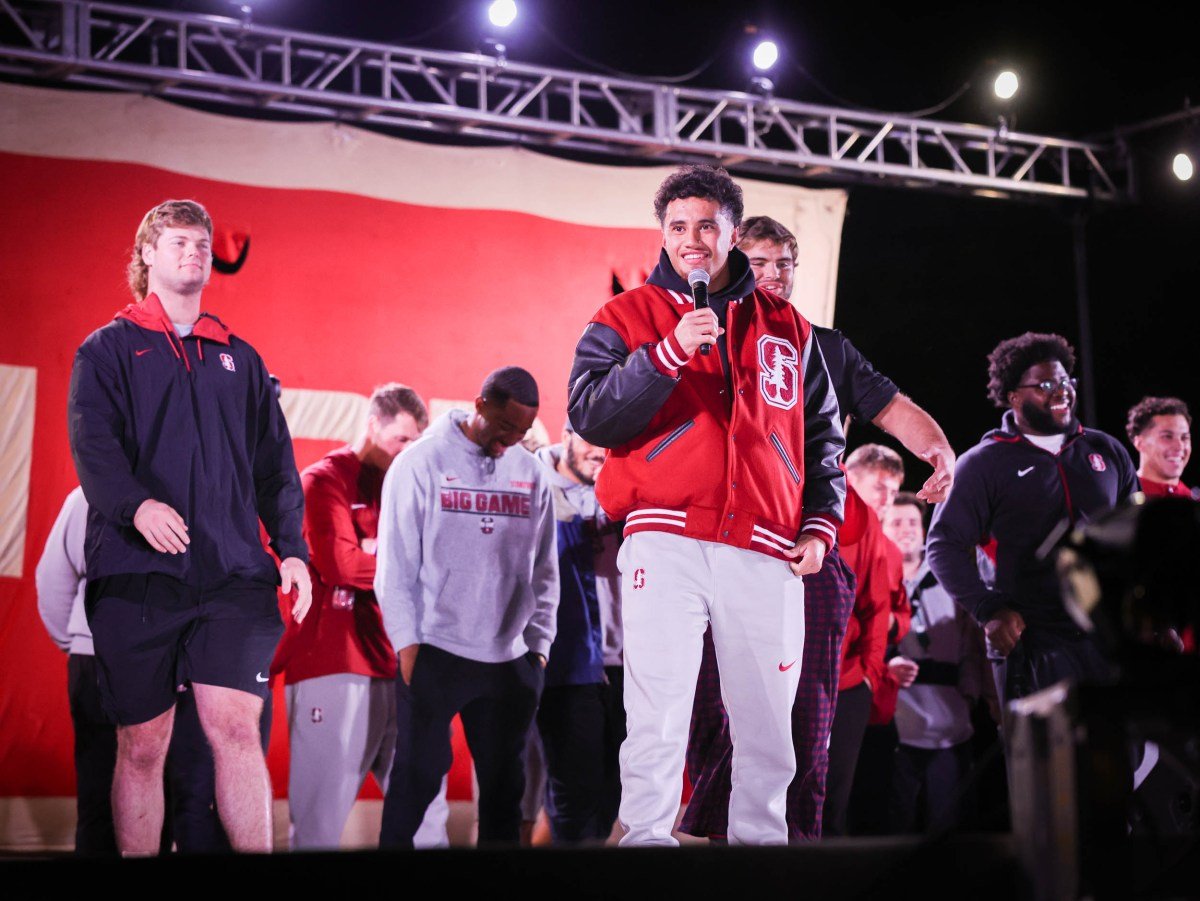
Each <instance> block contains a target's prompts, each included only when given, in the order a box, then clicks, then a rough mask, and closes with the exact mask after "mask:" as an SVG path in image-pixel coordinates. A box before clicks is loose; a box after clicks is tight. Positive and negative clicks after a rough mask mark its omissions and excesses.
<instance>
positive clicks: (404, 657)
mask: <svg viewBox="0 0 1200 901" xmlns="http://www.w3.org/2000/svg"><path fill="white" fill-rule="evenodd" d="M420 648H421V646H420V645H419V644H410V645H408V646H407V647H403V648H401V649H400V654H399V657H400V678H401V679H403V680H404V684H405V685H412V674H413V667H414V666H416V665H417V651H418V650H420Z"/></svg>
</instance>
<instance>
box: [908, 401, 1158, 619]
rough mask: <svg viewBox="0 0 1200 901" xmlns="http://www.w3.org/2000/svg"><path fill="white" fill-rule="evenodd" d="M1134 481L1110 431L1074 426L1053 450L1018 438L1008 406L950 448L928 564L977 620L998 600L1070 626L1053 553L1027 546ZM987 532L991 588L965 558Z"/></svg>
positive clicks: (1103, 504) (1129, 489)
mask: <svg viewBox="0 0 1200 901" xmlns="http://www.w3.org/2000/svg"><path fill="white" fill-rule="evenodd" d="M1137 490H1138V481H1137V473H1136V471H1135V469H1134V466H1133V461H1132V460H1131V459H1130V458H1129V453H1128V451H1126V450H1125V447H1124V446H1123V445H1122V444H1121V442H1119V441H1117V439H1115V438H1113V437H1112V436H1111V435H1108V434H1105V433H1104V432H1099V431H1096V430H1094V429H1085V428H1084V427H1083V426H1079V427H1078V429H1077V430H1076V431H1075V432H1074V433H1073V434H1070V435H1068V436H1067V437H1066V440H1065V441H1064V442H1063V446H1062V449H1061V450H1060V451H1059V452H1058V453H1057V454H1054V453H1051V452H1050V451H1047V450H1043V449H1042V448H1040V447H1038V446H1037V445H1036V444H1034V443H1033V442H1031V441H1030V440H1029V439H1028V438H1026V437H1025V436H1024V435H1023V434H1022V433H1021V432H1020V431H1019V430H1018V429H1017V426H1016V421H1015V419H1014V416H1013V412H1012V411H1011V410H1009V411H1007V412H1006V413H1005V414H1004V418H1003V421H1002V423H1001V426H1000V428H998V429H993V430H992V431H990V432H988V433H987V434H985V435H984V436H983V440H981V441H980V442H979V444H977V445H975V447H973V448H971V449H970V450H969V451H967V452H966V453H965V454H963V455H962V457H960V458H959V460H958V466H957V467H956V469H955V473H954V487H953V488H952V489H951V491H950V496H949V497H948V498H947V499H946V500H945V501H944V502H943V503H941V504H938V505H937V509H936V511H935V512H934V514H933V522H932V524H931V525H930V527H929V540H928V542H927V544H926V549H925V552H926V557H927V559H928V561H929V567H930V569H932V570H933V574H934V575H935V576H937V579H938V581H939V582H941V583H942V585H943V586H944V587H945V588H946V590H947V591H948V592H949V593H950V595H951V597H953V598H954V600H955V601H957V602H958V603H959V604H960V605H961V606H962V607H964V608H965V609H966V610H967V612H968V613H970V614H971V615H972V616H974V617H975V619H977V620H978V621H979V622H980V623H981V624H982V623H986V622H987V621H988V620H989V619H991V618H992V617H993V616H994V615H995V614H996V611H997V610H999V609H1000V608H1001V607H1007V608H1009V609H1011V610H1015V611H1017V612H1018V613H1020V614H1021V616H1022V617H1023V618H1024V620H1025V623H1026V626H1027V627H1030V628H1036V627H1048V628H1051V629H1054V630H1057V631H1061V630H1067V631H1075V627H1074V626H1073V625H1072V624H1071V620H1070V619H1069V617H1068V614H1067V612H1066V610H1065V608H1064V607H1063V604H1062V599H1061V593H1060V591H1059V587H1058V579H1057V576H1056V575H1055V572H1054V567H1053V563H1052V562H1051V561H1050V560H1039V559H1038V555H1037V551H1038V549H1039V548H1040V547H1041V545H1042V544H1043V543H1044V542H1045V541H1046V539H1047V538H1048V537H1050V536H1051V534H1052V533H1053V532H1055V531H1056V529H1058V527H1059V526H1060V525H1061V524H1062V523H1064V522H1065V523H1067V524H1069V525H1072V526H1073V525H1076V524H1078V523H1080V522H1086V521H1087V520H1089V519H1091V518H1094V517H1096V516H1098V515H1100V514H1101V513H1104V512H1105V511H1107V510H1111V509H1112V508H1113V507H1115V506H1116V505H1117V504H1119V503H1120V502H1121V501H1123V500H1125V498H1127V497H1129V495H1131V494H1133V493H1134V492H1135V491H1137ZM989 539H995V542H996V584H995V588H994V589H990V588H988V587H987V586H986V585H985V584H984V583H983V581H982V580H981V579H980V577H979V569H978V567H977V566H976V562H975V548H976V547H977V546H979V545H984V544H986V543H987V542H988V541H989Z"/></svg>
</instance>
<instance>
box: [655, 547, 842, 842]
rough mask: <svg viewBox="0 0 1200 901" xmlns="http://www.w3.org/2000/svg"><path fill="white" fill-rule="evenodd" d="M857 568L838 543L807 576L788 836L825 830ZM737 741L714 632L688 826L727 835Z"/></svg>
mask: <svg viewBox="0 0 1200 901" xmlns="http://www.w3.org/2000/svg"><path fill="white" fill-rule="evenodd" d="M854 585H855V581H854V573H853V572H851V570H850V567H848V566H847V565H846V564H845V562H844V561H843V560H842V558H841V555H839V554H838V552H837V549H836V548H835V549H834V550H833V551H832V552H830V554H829V555H828V556H827V557H826V558H825V564H824V565H823V566H822V567H821V571H820V572H818V573H816V574H815V575H811V576H805V577H804V592H805V604H804V618H805V641H804V658H803V662H802V666H803V670H802V671H801V673H800V686H799V688H798V689H797V692H796V702H795V704H794V705H793V706H792V741H793V744H794V745H795V749H796V778H795V779H794V780H793V781H792V784H791V786H790V787H789V788H788V798H787V823H788V838H789V840H790V841H792V842H797V841H812V840H816V839H818V838H820V837H821V808H822V806H823V805H824V803H825V774H826V772H827V770H828V768H829V728H830V726H831V725H832V723H833V710H834V705H835V703H836V702H837V686H838V677H839V676H840V674H841V659H842V638H843V636H844V635H845V633H846V623H847V621H848V620H849V618H850V611H851V610H852V609H853V607H854ZM732 755H733V744H732V742H731V740H730V737H729V722H728V719H727V718H726V715H725V707H724V705H723V704H722V703H721V680H720V674H719V672H718V670H717V656H716V651H715V649H714V647H713V643H712V636H711V635H710V634H708V633H706V634H705V636H704V657H703V659H702V662H701V666H700V677H699V680H698V682H697V685H696V700H695V704H694V706H693V708H692V722H691V730H690V733H689V735H688V751H687V772H688V778H689V779H690V780H691V783H692V797H691V800H690V801H689V802H688V806H687V810H686V811H685V812H684V816H683V821H682V822H681V823H680V825H679V829H680V831H681V832H685V833H687V834H688V835H697V836H700V837H716V838H724V837H725V835H726V829H727V823H728V817H729V792H730V773H731V771H732V759H733V758H732Z"/></svg>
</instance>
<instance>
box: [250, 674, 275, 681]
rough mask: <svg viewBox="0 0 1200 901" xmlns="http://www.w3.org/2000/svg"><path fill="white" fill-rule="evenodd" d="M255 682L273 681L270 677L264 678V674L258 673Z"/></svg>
mask: <svg viewBox="0 0 1200 901" xmlns="http://www.w3.org/2000/svg"><path fill="white" fill-rule="evenodd" d="M254 681H255V682H270V681H271V680H270V678H269V677H268V676H264V675H263V674H262V673H257V674H256V675H255V676H254Z"/></svg>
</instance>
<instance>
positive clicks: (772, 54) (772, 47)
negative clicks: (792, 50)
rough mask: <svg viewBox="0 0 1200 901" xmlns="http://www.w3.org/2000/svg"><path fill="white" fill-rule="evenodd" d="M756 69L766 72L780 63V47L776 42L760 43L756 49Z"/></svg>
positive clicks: (754, 57)
mask: <svg viewBox="0 0 1200 901" xmlns="http://www.w3.org/2000/svg"><path fill="white" fill-rule="evenodd" d="M752 58H753V60H754V68H756V69H758V71H760V72H766V71H767V70H768V69H770V68H771V67H772V66H774V65H775V64H776V63H777V62H779V46H778V45H777V44H776V43H775V42H774V41H760V42H759V44H758V46H757V47H755V48H754V56H753V57H752Z"/></svg>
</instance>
